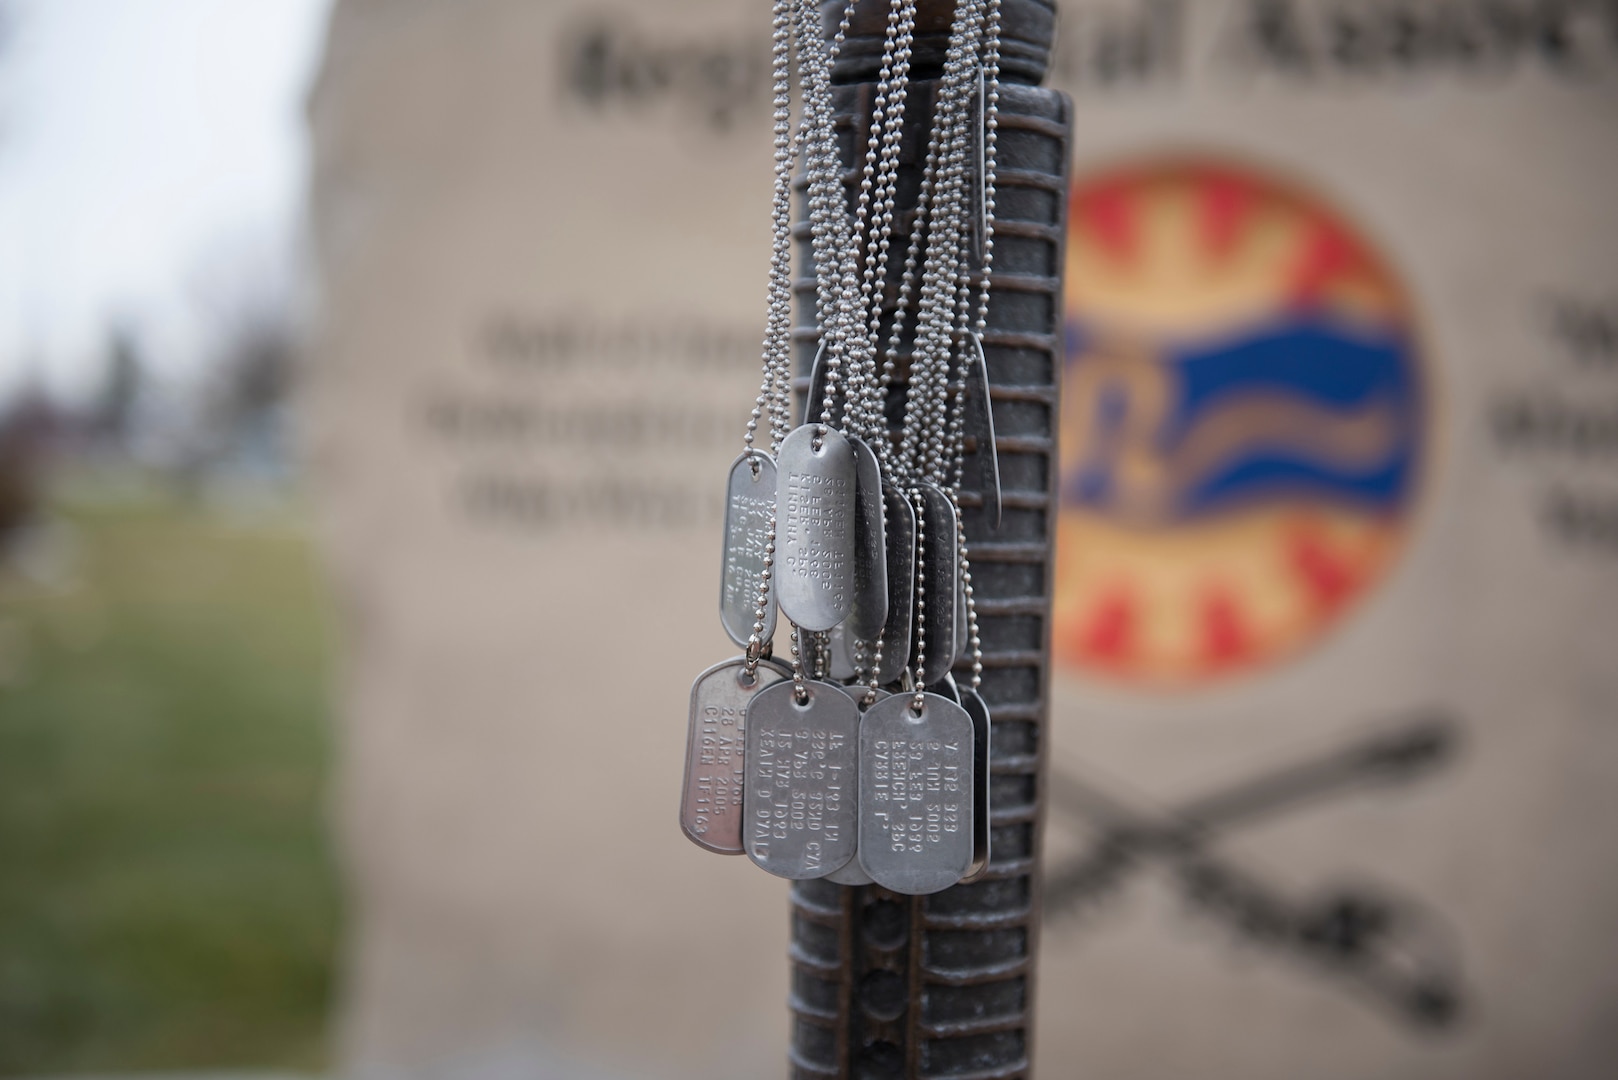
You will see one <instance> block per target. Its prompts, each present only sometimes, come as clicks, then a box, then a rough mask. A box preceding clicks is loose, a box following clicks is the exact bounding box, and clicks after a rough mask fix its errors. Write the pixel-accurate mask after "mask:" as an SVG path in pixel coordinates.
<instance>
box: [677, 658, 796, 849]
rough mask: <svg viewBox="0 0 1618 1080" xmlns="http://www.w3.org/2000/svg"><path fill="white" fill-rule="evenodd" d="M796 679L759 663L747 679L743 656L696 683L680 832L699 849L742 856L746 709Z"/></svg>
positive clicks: (783, 670) (770, 664)
mask: <svg viewBox="0 0 1618 1080" xmlns="http://www.w3.org/2000/svg"><path fill="white" fill-rule="evenodd" d="M791 677H792V672H791V671H789V670H788V669H787V668H786V667H784V666H783V665H781V664H778V663H775V662H774V661H771V660H760V661H759V663H758V666H757V667H756V668H755V669H754V671H753V676H752V678H748V676H747V662H746V661H745V660H743V659H742V658H741V657H739V656H738V657H737V658H736V659H734V660H726V661H724V662H723V663H719V664H715V665H714V666H713V667H711V668H709V669H708V670H707V671H704V672H703V673H702V674H701V675H698V676H697V679H696V681H695V682H694V683H692V684H691V725H690V728H689V730H688V733H687V735H686V742H685V784H684V787H683V790H682V791H681V793H680V828H681V829H683V830H685V835H686V836H688V837H690V838H691V842H692V843H694V844H696V845H697V846H698V847H704V848H707V849H708V850H709V851H717V852H719V853H720V854H721V855H740V854H741V853H742V802H743V798H744V795H743V793H744V790H745V788H746V784H747V771H746V769H745V767H744V765H743V748H744V746H745V745H746V737H747V720H746V718H747V705H748V702H750V701H752V700H753V695H754V694H756V693H758V692H759V691H760V690H762V689H764V688H765V687H766V686H770V685H773V684H774V683H778V682H780V681H781V680H782V679H789V678H791Z"/></svg>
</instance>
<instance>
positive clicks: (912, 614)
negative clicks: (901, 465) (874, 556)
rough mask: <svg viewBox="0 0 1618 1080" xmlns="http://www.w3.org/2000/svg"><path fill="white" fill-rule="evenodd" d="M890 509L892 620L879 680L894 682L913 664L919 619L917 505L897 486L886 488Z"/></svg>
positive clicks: (884, 496) (884, 636) (884, 632)
mask: <svg viewBox="0 0 1618 1080" xmlns="http://www.w3.org/2000/svg"><path fill="white" fill-rule="evenodd" d="M882 501H883V502H884V503H885V504H886V505H887V509H888V522H887V524H888V536H887V540H888V622H887V625H886V626H884V627H883V628H882V665H881V667H880V668H879V669H878V671H877V673H876V681H877V682H881V683H890V682H893V681H894V680H895V679H897V678H898V677H899V676H900V675H902V674H904V670H905V668H907V667H909V666H910V648H911V644H912V637H911V628H912V625H913V624H914V622H915V619H916V508H915V507H914V506H912V505H911V504H910V500H909V499H907V498H905V496H904V493H903V492H901V491H899V490H898V489H897V488H893V487H885V488H883V489H882Z"/></svg>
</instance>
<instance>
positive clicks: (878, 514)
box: [848, 435, 888, 641]
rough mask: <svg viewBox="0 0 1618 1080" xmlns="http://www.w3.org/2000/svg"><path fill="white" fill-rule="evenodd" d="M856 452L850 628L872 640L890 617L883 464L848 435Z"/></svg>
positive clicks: (856, 439)
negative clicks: (852, 595)
mask: <svg viewBox="0 0 1618 1080" xmlns="http://www.w3.org/2000/svg"><path fill="white" fill-rule="evenodd" d="M848 444H849V446H850V447H851V448H852V449H853V451H854V607H853V610H852V611H851V612H850V613H849V616H848V629H849V631H850V632H851V633H852V634H853V635H854V636H855V637H859V638H861V639H863V640H865V641H871V640H873V639H875V637H876V636H877V635H878V634H880V633H881V632H882V626H883V624H884V623H886V622H887V620H888V542H887V530H886V529H885V528H884V526H883V521H882V518H883V512H882V467H881V466H880V465H879V464H877V460H876V454H875V453H874V452H872V450H871V448H870V447H869V446H867V445H866V444H865V442H864V441H863V440H861V439H858V438H855V437H854V436H852V435H850V436H848Z"/></svg>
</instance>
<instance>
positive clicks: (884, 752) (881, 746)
mask: <svg viewBox="0 0 1618 1080" xmlns="http://www.w3.org/2000/svg"><path fill="white" fill-rule="evenodd" d="M922 700H923V707H922V711H921V713H920V714H919V715H918V714H917V713H915V712H913V711H912V709H911V706H912V703H913V702H914V701H915V696H914V695H912V694H896V695H894V696H893V697H890V698H887V699H886V700H884V701H879V702H877V703H876V704H875V705H873V706H871V707H870V708H869V709H868V710H866V713H865V716H864V718H863V719H862V720H861V721H860V815H859V823H860V838H859V850H860V862H861V865H863V866H864V867H865V872H866V873H867V874H870V875H871V879H872V880H873V881H875V882H876V883H877V884H878V885H881V886H883V887H884V888H888V889H892V890H893V891H894V892H902V893H909V894H911V895H920V894H923V893H935V892H938V891H939V890H940V889H947V888H949V887H950V886H951V885H954V884H955V883H957V882H958V881H960V880H961V878H962V877H964V876H965V875H966V871H967V870H968V869H969V868H970V867H971V865H972V858H973V839H972V836H973V824H972V816H973V807H972V791H971V787H972V778H973V775H974V773H973V764H972V760H973V746H974V744H973V733H972V718H971V717H970V716H968V715H967V714H966V710H965V709H963V708H961V707H960V706H959V705H957V704H955V703H954V702H953V701H950V700H949V699H947V698H944V697H941V696H939V695H938V694H925V695H923V698H922Z"/></svg>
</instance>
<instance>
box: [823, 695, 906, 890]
mask: <svg viewBox="0 0 1618 1080" xmlns="http://www.w3.org/2000/svg"><path fill="white" fill-rule="evenodd" d="M843 689H844V690H845V691H847V692H848V696H849V697H851V698H853V699H854V704H855V705H856V706H858V707H860V708H861V709H863V708H864V707H865V706H864V705H863V704H862V703H863V702H864V701H865V698H866V695H867V694H871V693H872V690H871V688H870V687H869V686H845V687H843ZM892 696H893V695H892V694H891V693H889V692H888V691H886V690H883V689H882V688H880V687H878V688H877V689H876V691H875V698H874V700H873V701H872V702H871V704H872V705H875V704H876V702H878V701H883V700H886V699H887V698H890V697H892ZM826 880H827V881H830V882H832V883H833V884H835V885H870V884H872V882H871V875H870V874H867V873H866V872H865V867H864V866H863V865H861V863H860V852H859V846H858V845H857V844H856V845H855V848H854V857H853V858H852V859H850V860H848V862H846V863H844V864H843V868H842V869H841V870H834V871H832V872H831V873H829V874H827V875H826Z"/></svg>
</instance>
